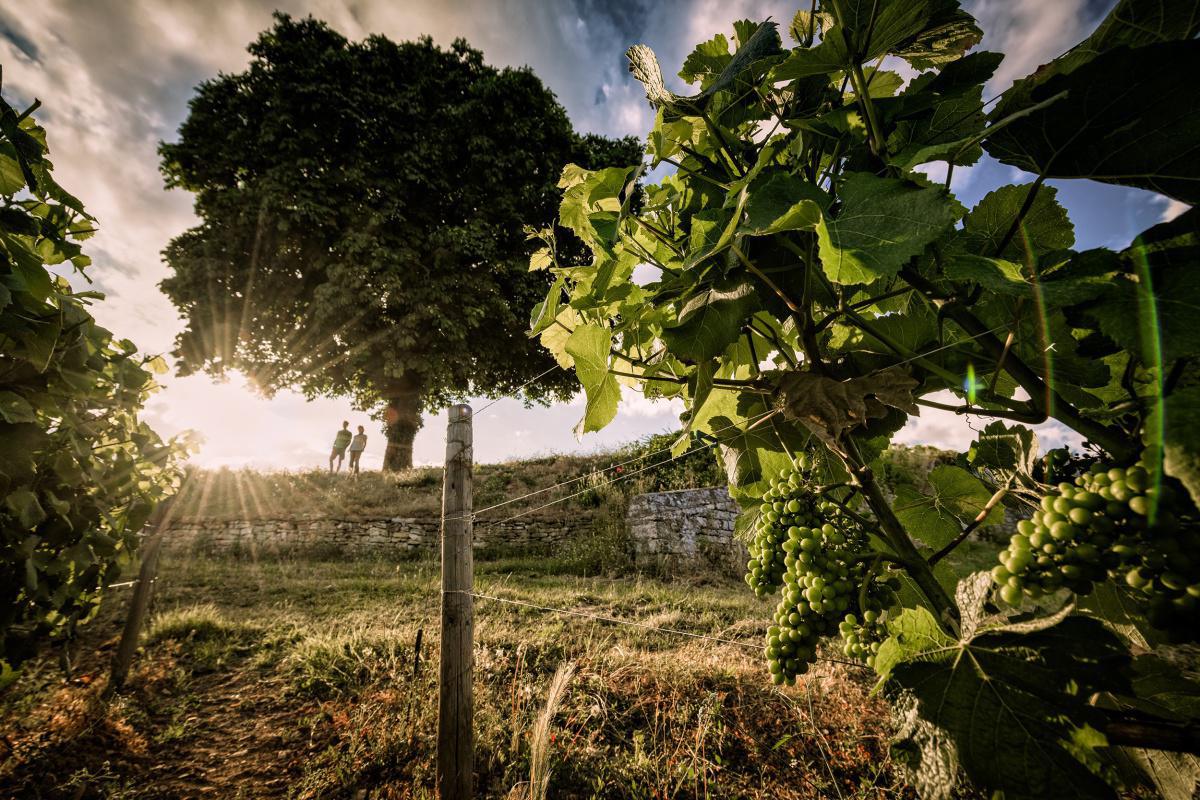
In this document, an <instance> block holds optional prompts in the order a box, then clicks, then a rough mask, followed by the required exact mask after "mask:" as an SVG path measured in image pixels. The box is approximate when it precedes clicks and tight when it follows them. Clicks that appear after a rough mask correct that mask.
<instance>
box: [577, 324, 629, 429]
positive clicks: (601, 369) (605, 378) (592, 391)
mask: <svg viewBox="0 0 1200 800" xmlns="http://www.w3.org/2000/svg"><path fill="white" fill-rule="evenodd" d="M611 348H612V337H611V335H610V333H609V331H608V329H607V328H604V327H602V326H600V325H594V324H588V325H579V326H578V327H576V328H575V331H574V332H573V333H572V334H571V335H570V337H568V338H567V343H566V351H567V353H568V354H570V356H571V357H572V358H574V359H575V374H576V375H578V376H579V382H580V383H581V384H583V391H584V394H585V395H586V397H587V404H586V406H585V408H584V412H583V419H581V420H580V421H579V424H578V425H577V426H576V427H575V433H576V435H577V436H582V435H583V434H585V433H588V432H590V431H598V430H600V429H601V428H603V427H604V426H605V425H607V424H608V423H610V422H612V419H613V417H615V416H616V415H617V404H618V403H619V402H620V401H621V386H620V384H618V383H617V379H616V377H615V376H614V375H613V374H612V372H611V371H610V370H609V368H608V357H609V351H610V349H611Z"/></svg>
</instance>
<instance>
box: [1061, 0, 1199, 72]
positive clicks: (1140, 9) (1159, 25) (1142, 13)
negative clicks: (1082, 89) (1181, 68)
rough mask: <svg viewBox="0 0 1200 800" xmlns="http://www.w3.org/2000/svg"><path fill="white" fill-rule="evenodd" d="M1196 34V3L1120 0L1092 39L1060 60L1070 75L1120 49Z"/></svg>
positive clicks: (1187, 0) (1195, 1) (1159, 0)
mask: <svg viewBox="0 0 1200 800" xmlns="http://www.w3.org/2000/svg"><path fill="white" fill-rule="evenodd" d="M1197 33H1200V3H1197V0H1119V2H1118V3H1117V4H1116V5H1115V6H1113V9H1112V11H1110V12H1109V13H1108V16H1107V17H1105V18H1104V21H1103V22H1101V23H1100V25H1099V26H1097V28H1096V30H1095V31H1093V32H1092V35H1091V36H1089V37H1088V38H1086V39H1084V40H1083V41H1082V42H1080V43H1079V44H1078V45H1077V46H1075V47H1073V48H1072V49H1071V51H1070V52H1069V53H1067V54H1066V55H1065V56H1063V57H1062V58H1061V59H1059V60H1058V61H1059V62H1062V63H1061V64H1060V65H1059V68H1060V69H1065V70H1066V71H1070V70H1071V69H1073V68H1074V67H1076V66H1078V65H1079V64H1083V63H1086V62H1088V61H1090V60H1091V59H1093V58H1095V57H1096V56H1097V55H1099V54H1101V53H1105V52H1108V51H1109V50H1112V49H1114V48H1117V47H1143V46H1145V45H1148V44H1156V43H1158V42H1174V41H1183V40H1187V39H1193V38H1195V36H1196V34H1197ZM1056 64H1058V62H1056Z"/></svg>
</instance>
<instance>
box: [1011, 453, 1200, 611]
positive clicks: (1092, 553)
mask: <svg viewBox="0 0 1200 800" xmlns="http://www.w3.org/2000/svg"><path fill="white" fill-rule="evenodd" d="M1182 501H1183V498H1182V496H1181V495H1180V494H1179V493H1177V492H1175V491H1174V490H1173V489H1172V488H1171V487H1169V486H1156V485H1154V483H1153V482H1152V481H1151V477H1150V471H1149V470H1147V469H1146V467H1145V466H1144V465H1143V464H1137V465H1135V466H1132V467H1129V468H1128V469H1124V468H1120V467H1114V468H1111V469H1106V468H1104V467H1101V466H1095V467H1093V468H1092V469H1091V471H1089V472H1087V473H1085V474H1083V475H1080V476H1079V477H1078V478H1076V479H1075V482H1074V483H1073V484H1072V483H1063V484H1059V486H1058V491H1056V492H1052V493H1050V494H1047V495H1046V496H1045V497H1043V498H1042V501H1041V508H1039V509H1038V510H1037V511H1036V512H1034V515H1033V518H1032V519H1029V520H1022V521H1021V522H1020V523H1018V524H1017V533H1015V534H1014V535H1013V537H1012V538H1011V540H1010V541H1009V545H1008V547H1007V548H1006V549H1005V550H1003V551H1001V552H1000V564H999V565H998V566H996V567H995V568H994V569H993V570H992V577H993V578H994V579H995V581H996V583H997V584H998V585H999V587H1000V597H1001V598H1002V599H1003V600H1004V601H1005V602H1007V603H1010V604H1014V605H1015V604H1017V603H1019V602H1020V601H1021V599H1022V598H1023V597H1031V598H1038V597H1041V596H1042V595H1044V594H1048V593H1051V592H1054V591H1056V590H1058V589H1060V588H1067V589H1069V590H1071V591H1072V592H1075V593H1076V594H1080V595H1086V594H1089V593H1090V592H1091V591H1092V590H1093V588H1094V586H1095V584H1096V583H1097V582H1100V581H1103V580H1116V581H1121V582H1123V583H1125V584H1126V585H1128V586H1129V587H1130V588H1132V589H1134V590H1137V591H1139V592H1141V593H1142V594H1144V595H1145V597H1146V600H1147V601H1148V602H1149V613H1148V618H1149V620H1150V622H1151V624H1153V625H1155V626H1156V627H1160V628H1174V627H1185V626H1187V627H1191V626H1194V625H1195V622H1196V615H1197V612H1198V611H1200V529H1198V528H1197V525H1196V524H1195V520H1193V519H1190V518H1189V517H1188V516H1187V512H1185V511H1184V503H1183V502H1182ZM1181 514H1182V515H1183V516H1181Z"/></svg>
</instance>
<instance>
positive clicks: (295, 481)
mask: <svg viewBox="0 0 1200 800" xmlns="http://www.w3.org/2000/svg"><path fill="white" fill-rule="evenodd" d="M673 440H674V437H673V436H669V435H658V436H649V437H646V438H645V439H642V440H639V441H637V442H634V443H632V444H630V445H627V446H625V447H621V448H618V449H615V450H612V451H610V452H605V453H599V454H594V455H553V456H546V457H543V458H533V459H527V460H524V461H510V462H505V463H501V464H477V465H475V468H474V481H475V498H474V500H475V508H477V509H480V508H485V507H487V506H490V505H493V504H495V503H499V502H502V501H506V500H510V499H512V498H514V497H519V496H521V495H527V494H529V493H531V492H539V491H540V490H543V489H546V488H547V487H551V486H555V485H557V484H561V483H564V482H567V481H570V482H571V483H570V485H569V486H567V487H564V488H563V490H562V491H559V492H557V493H541V494H536V495H534V496H532V497H530V498H528V500H527V501H525V502H520V503H513V504H511V505H508V506H505V511H506V513H514V512H516V511H519V510H523V509H527V508H530V507H532V506H535V505H540V504H542V503H545V502H547V501H548V500H551V499H555V498H556V497H560V496H562V495H564V494H573V493H578V496H577V497H574V498H572V499H571V500H570V501H568V502H567V503H566V505H567V506H569V507H570V508H573V509H579V508H585V509H587V508H596V507H598V506H600V505H601V504H602V503H603V502H604V500H605V499H606V498H608V497H610V496H612V495H614V494H616V495H621V496H628V495H630V494H638V493H641V492H651V491H661V490H665V489H685V488H695V487H700V486H715V485H717V484H719V483H721V481H722V476H721V474H720V473H719V471H718V469H717V465H716V460H715V459H714V458H713V455H712V453H711V451H709V450H707V449H704V450H697V451H695V452H693V453H691V454H689V455H687V456H684V457H682V458H678V459H676V458H672V456H671V455H670V453H669V452H665V451H666V450H668V449H669V448H670V446H671V444H672V442H673ZM627 462H631V463H627ZM622 464H623V465H624V466H621V467H620V469H619V470H612V471H611V472H609V471H607V470H608V469H609V468H610V467H614V466H616V465H622ZM649 464H654V465H658V466H655V467H654V468H653V469H650V470H647V471H645V472H637V471H638V470H639V469H640V468H641V467H644V466H646V465H649ZM613 478H619V479H620V481H619V483H617V484H614V485H613V486H612V487H609V486H605V484H606V483H608V481H610V480H611V479H613ZM441 493H442V469H441V468H440V467H422V468H417V469H412V470H408V471H406V472H398V473H381V472H364V473H362V474H360V475H358V476H351V475H348V474H346V473H345V472H342V473H339V474H335V475H330V474H329V473H328V471H326V470H322V469H315V470H308V471H303V472H256V471H253V470H231V469H219V470H202V469H192V470H190V471H189V480H187V481H186V482H185V483H184V486H183V488H182V489H181V490H180V492H179V495H178V496H177V498H176V500H175V513H176V514H177V515H179V516H180V517H183V518H185V519H187V518H204V519H223V520H233V519H291V518H304V517H335V518H339V519H354V518H378V517H412V516H429V515H436V514H437V513H439V512H440V510H441V505H442V494H441Z"/></svg>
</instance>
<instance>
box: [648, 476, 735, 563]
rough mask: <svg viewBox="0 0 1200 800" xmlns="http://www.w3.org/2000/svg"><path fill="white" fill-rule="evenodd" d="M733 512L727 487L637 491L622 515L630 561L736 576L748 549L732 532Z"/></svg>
mask: <svg viewBox="0 0 1200 800" xmlns="http://www.w3.org/2000/svg"><path fill="white" fill-rule="evenodd" d="M737 515H738V506H737V503H735V502H734V501H733V499H732V498H731V497H730V496H729V490H728V489H726V488H725V487H715V488H711V489H682V490H679V491H674V492H653V493H651V494H642V495H637V496H636V497H634V498H633V499H632V500H630V502H629V513H628V515H627V517H626V520H627V523H628V530H629V545H630V550H631V551H632V555H633V561H634V564H636V565H637V566H638V567H639V568H643V569H645V568H653V569H658V570H667V571H672V572H674V571H680V570H705V569H707V570H716V571H718V572H722V573H726V574H730V575H737V576H740V575H741V574H742V573H744V572H745V570H746V560H747V559H748V558H749V554H748V553H747V551H746V546H745V545H744V544H742V543H741V542H740V541H738V540H737V539H736V538H735V537H734V535H733V524H734V521H735V520H736V519H737Z"/></svg>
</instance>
